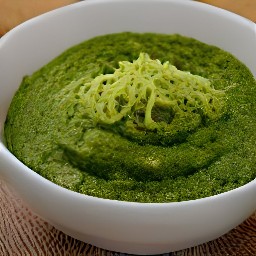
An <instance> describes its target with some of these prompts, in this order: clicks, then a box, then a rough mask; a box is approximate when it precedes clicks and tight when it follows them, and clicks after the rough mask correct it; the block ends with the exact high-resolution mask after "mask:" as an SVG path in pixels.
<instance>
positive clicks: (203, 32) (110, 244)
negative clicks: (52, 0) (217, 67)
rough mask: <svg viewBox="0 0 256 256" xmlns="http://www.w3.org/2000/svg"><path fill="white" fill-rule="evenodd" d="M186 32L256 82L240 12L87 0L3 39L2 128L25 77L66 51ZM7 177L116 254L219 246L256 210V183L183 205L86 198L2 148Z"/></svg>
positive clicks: (166, 2)
mask: <svg viewBox="0 0 256 256" xmlns="http://www.w3.org/2000/svg"><path fill="white" fill-rule="evenodd" d="M121 31H134V32H160V33H169V34H172V33H180V34H182V35H185V36H190V37H194V38H197V39H199V40H201V41H203V42H206V43H209V44H213V45H216V46H219V47H221V48H222V49H224V50H227V51H229V52H231V53H233V54H234V55H235V56H236V57H237V58H239V59H240V60H241V61H243V62H244V63H245V64H246V65H247V66H248V67H249V68H250V69H251V71H252V72H253V73H254V75H255V76H256V70H255V67H256V26H255V24H254V23H253V22H251V21H249V20H247V19H245V18H242V17H240V16H238V15H235V14H233V13H230V12H227V11H224V10H221V9H219V8H215V7H212V6H209V5H206V4H201V3H198V2H193V1H182V0H173V1H171V0H122V1H121V0H118V1H115V0H92V1H90V0H87V1H84V2H80V3H77V4H74V5H71V6H67V7H64V8H61V9H58V10H55V11H52V12H50V13H47V14H44V15H42V16H39V17H36V18H34V19H32V20H29V21H27V22H25V23H23V24H21V25H20V26H18V27H16V28H15V29H13V30H12V31H10V32H9V33H7V34H6V35H5V36H4V37H2V38H1V39H0V125H1V127H0V129H1V131H2V133H3V125H4V121H5V117H6V113H7V110H8V106H9V104H10V101H11V99H12V97H13V95H14V93H15V91H16V90H17V88H18V86H19V84H20V82H21V80H22V77H23V76H24V75H26V74H31V73H32V72H33V71H35V70H37V69H38V68H40V67H41V66H42V65H44V64H46V63H47V62H48V61H50V60H51V59H52V58H54V57H55V56H57V55H58V54H60V53H61V52H63V51H64V50H65V49H66V48H68V47H70V46H72V45H74V44H77V43H79V42H81V41H83V40H85V39H88V38H91V37H94V36H96V35H100V34H106V33H113V32H121ZM0 176H1V178H2V179H4V180H5V181H6V182H7V183H9V185H10V186H11V187H13V188H14V189H15V190H16V191H17V193H18V194H19V195H20V197H21V198H22V199H24V201H25V202H26V203H27V204H28V206H29V207H30V208H31V209H32V210H33V211H34V212H35V213H37V214H38V215H39V216H41V217H42V218H43V219H45V220H47V221H48V222H49V223H51V224H52V225H53V226H55V227H56V228H58V229H60V230H62V231H64V232H65V233H67V234H69V235H71V236H73V237H75V238H78V239H80V240H82V241H85V242H88V243H91V244H93V245H96V246H98V247H101V248H105V249H108V250H113V251H120V252H126V253H136V254H147V255H149V254H156V253H164V252H170V251H175V250H180V249H184V248H187V247H191V246H195V245H198V244H201V243H204V242H207V241H209V240H213V239H215V238H217V237H219V236H221V235H223V234H224V233H226V232H228V231H229V230H230V229H232V228H234V227H235V226H237V225H238V224H240V223H241V222H242V221H243V220H245V219H246V218H247V217H249V216H250V215H251V214H252V213H253V212H254V211H255V210H256V180H253V181H251V182H250V183H248V184H246V185H244V186H242V187H240V188H238V189H234V190H232V191H229V192H226V193H223V194H220V195H216V196H212V197H208V198H203V199H198V200H193V201H186V202H179V203H162V204H161V203H160V204H148V203H144V204H143V203H131V202H120V201H114V200H106V199H100V198H94V197H91V196H86V195H82V194H79V193H75V192H72V191H69V190H67V189H64V188H62V187H59V186H57V185H55V184H53V183H52V182H50V181H48V180H46V179H44V178H42V177H41V176H39V175H38V174H36V173H35V172H33V171H32V170H31V169H29V168H28V167H26V166H24V165H23V164H22V163H21V162H20V161H19V160H17V159H16V158H15V157H14V156H13V155H12V154H11V153H10V152H9V151H8V150H7V149H6V147H5V145H4V142H3V136H2V137H1V142H0Z"/></svg>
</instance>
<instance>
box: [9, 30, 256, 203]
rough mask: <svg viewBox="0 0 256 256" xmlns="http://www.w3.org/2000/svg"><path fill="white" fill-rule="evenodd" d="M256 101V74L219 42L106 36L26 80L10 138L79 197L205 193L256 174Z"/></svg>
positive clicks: (19, 153) (139, 198) (174, 197)
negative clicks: (214, 44) (226, 50)
mask: <svg viewBox="0 0 256 256" xmlns="http://www.w3.org/2000/svg"><path fill="white" fill-rule="evenodd" d="M255 99H256V81H255V79H254V77H253V75H252V74H251V72H250V71H249V69H248V68H247V67H246V66H245V65H244V64H243V63H241V62H240V61H239V60H237V59H236V58H235V57H234V56H232V55H231V54H230V53H228V52H225V51H224V50H222V49H219V48H217V47H215V46H211V45H207V44H204V43H202V42H200V41H198V40H195V39H193V38H188V37H184V36H181V35H178V34H173V35H163V34H154V33H144V34H140V33H129V32H125V33H117V34H109V35H104V36H98V37H95V38H92V39H90V40H87V41H85V42H83V43H81V44H79V45H76V46H74V47H72V48H70V49H68V50H66V51H65V52H64V53H62V54H61V55H60V56H58V57H57V58H55V59H54V60H52V61H51V62H50V63H48V64H47V65H45V66H44V67H42V68H41V69H40V70H38V71H36V72H35V73H34V74H32V75H30V76H26V77H24V79H23V81H22V83H21V86H20V88H19V89H18V91H17V93H16V94H15V96H14V98H13V100H12V103H11V106H10V108H9V112H8V115H7V119H6V123H5V138H6V144H7V147H8V148H9V150H10V151H11V152H12V153H13V154H14V155H15V156H16V157H17V158H18V159H20V160H21V161H22V162H23V163H24V164H26V165H27V166H29V167H30V168H32V169H33V170H34V171H36V172H37V173H39V174H40V175H42V176H43V177H45V178H47V179H49V180H51V181H52V182H54V183H56V184H58V185H60V186H63V187H65V188H68V189H70V190H73V191H77V192H79V193H83V194H87V195H91V196H96V197H100V198H108V199H115V200H123V201H135V202H173V201H184V200H191V199H198V198H202V197H207V196H212V195H216V194H219V193H222V192H225V191H228V190H231V189H234V188H237V187H239V186H242V185H244V184H246V183H248V182H250V181H252V180H253V179H255V177H256V147H255V141H256V133H255V131H256V100H255Z"/></svg>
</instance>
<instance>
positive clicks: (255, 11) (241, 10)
mask: <svg viewBox="0 0 256 256" xmlns="http://www.w3.org/2000/svg"><path fill="white" fill-rule="evenodd" d="M198 2H203V3H207V4H211V5H214V6H217V7H220V8H222V9H226V10H228V11H231V12H234V13H236V14H239V15H241V16H243V17H245V18H247V19H250V20H252V21H254V22H256V0H199V1H198Z"/></svg>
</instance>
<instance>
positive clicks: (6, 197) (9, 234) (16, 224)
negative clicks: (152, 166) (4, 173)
mask: <svg viewBox="0 0 256 256" xmlns="http://www.w3.org/2000/svg"><path fill="white" fill-rule="evenodd" d="M0 255H1V256H8V255H10V256H15V255H17V256H18V255H26V256H27V255H33V256H35V255H70V256H73V255H74V256H76V255H79V256H82V255H95V256H96V255H98V256H101V255H102V256H119V255H120V256H121V255H122V256H123V255H126V254H123V253H117V252H110V251H106V250H103V249H100V248H97V247H95V246H92V245H89V244H86V243H83V242H81V241H78V240H76V239H74V238H72V237H70V236H68V235H66V234H64V233H63V232H61V231H59V230H57V229H55V228H54V227H52V226H51V225H50V224H49V223H47V222H45V221H44V220H42V219H40V218H39V217H37V216H36V215H35V214H34V213H33V212H31V210H29V209H28V208H26V207H25V206H24V205H23V203H22V201H21V200H20V199H18V198H17V197H16V196H15V195H14V194H13V193H12V192H11V190H10V189H9V188H8V187H7V186H6V184H5V183H4V182H3V181H0ZM164 255H170V256H185V255H186V256H195V255H196V256H201V255H203V256H204V255H212V256H223V255H232V256H233V255H234V256H251V255H256V213H254V214H253V215H252V216H251V217H250V218H249V219H247V220H246V221H244V222H243V223H242V224H241V225H240V226H238V227H237V228H235V229H233V230H231V231H230V232H229V233H227V234H226V235H224V236H222V237H220V238H218V239H216V240H214V241H211V242H208V243H205V244H203V245H200V246H196V247H193V248H189V249H186V250H182V251H177V252H172V253H166V254H164Z"/></svg>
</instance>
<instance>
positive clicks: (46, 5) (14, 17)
mask: <svg viewBox="0 0 256 256" xmlns="http://www.w3.org/2000/svg"><path fill="white" fill-rule="evenodd" d="M85 1H86V0H85ZM75 2H78V1H77V0H44V1H41V0H0V36H2V35H4V34H5V33H6V32H8V31H9V30H11V29H12V28H14V27H15V26H17V25H18V24H20V23H22V22H24V21H26V20H28V19H30V18H32V17H34V16H37V15H39V14H42V13H44V12H47V11H50V10H53V9H56V8H58V7H61V6H65V5H68V4H72V3H75ZM198 2H204V3H207V4H211V5H214V6H217V7H220V8H223V9H226V10H229V11H232V12H234V13H237V14H239V15H241V16H244V17H246V18H248V19H250V20H252V21H254V22H256V0H198Z"/></svg>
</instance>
